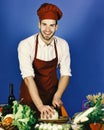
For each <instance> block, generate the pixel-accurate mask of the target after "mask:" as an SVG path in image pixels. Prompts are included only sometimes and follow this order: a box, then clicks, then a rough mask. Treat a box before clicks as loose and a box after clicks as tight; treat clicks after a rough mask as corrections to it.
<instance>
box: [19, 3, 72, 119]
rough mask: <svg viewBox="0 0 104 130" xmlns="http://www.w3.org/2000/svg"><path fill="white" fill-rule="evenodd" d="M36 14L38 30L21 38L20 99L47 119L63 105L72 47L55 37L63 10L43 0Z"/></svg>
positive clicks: (69, 72)
mask: <svg viewBox="0 0 104 130" xmlns="http://www.w3.org/2000/svg"><path fill="white" fill-rule="evenodd" d="M37 15H38V17H39V24H38V27H39V33H37V34H34V35H32V36H30V37H28V38H26V39H24V40H22V41H21V42H20V43H19V46H18V59H19V66H20V71H21V75H22V79H23V80H22V84H21V87H20V102H21V103H23V104H27V105H29V106H30V107H31V108H32V109H34V110H36V111H37V112H38V113H40V115H41V116H43V117H44V116H45V117H47V118H48V116H51V115H52V114H53V108H52V106H53V107H59V108H60V107H61V106H62V105H63V102H62V99H61V98H62V95H63V93H64V91H65V89H66V88H67V86H68V83H69V80H70V76H71V69H70V50H69V45H68V43H67V41H66V40H64V39H62V38H60V37H58V36H55V32H56V30H57V29H58V20H60V19H61V17H62V15H63V13H62V11H61V10H60V9H59V8H58V7H57V6H56V5H54V4H51V3H44V4H42V5H41V6H40V7H39V9H38V10H37ZM57 69H58V70H59V73H57V72H58V71H57ZM57 74H58V75H57Z"/></svg>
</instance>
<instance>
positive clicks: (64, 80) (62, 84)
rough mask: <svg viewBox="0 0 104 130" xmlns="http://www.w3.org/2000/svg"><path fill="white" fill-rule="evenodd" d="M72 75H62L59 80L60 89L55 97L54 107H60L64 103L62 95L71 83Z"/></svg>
mask: <svg viewBox="0 0 104 130" xmlns="http://www.w3.org/2000/svg"><path fill="white" fill-rule="evenodd" d="M69 80H70V77H69V76H62V77H61V78H60V80H59V84H58V89H57V91H56V93H55V95H54V97H53V101H52V104H53V106H54V107H56V106H58V107H60V106H61V105H62V104H63V103H62V101H61V97H62V95H63V93H64V91H65V90H66V88H67V86H68V83H69Z"/></svg>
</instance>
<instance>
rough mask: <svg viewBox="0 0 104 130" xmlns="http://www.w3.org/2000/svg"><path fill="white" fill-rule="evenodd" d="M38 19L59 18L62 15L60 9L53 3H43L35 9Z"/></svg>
mask: <svg viewBox="0 0 104 130" xmlns="http://www.w3.org/2000/svg"><path fill="white" fill-rule="evenodd" d="M37 15H38V16H39V19H40V21H41V20H43V19H54V20H59V19H61V17H62V11H61V10H60V9H59V8H58V7H57V6H56V5H53V4H49V3H44V4H42V5H41V6H40V8H39V9H38V10H37Z"/></svg>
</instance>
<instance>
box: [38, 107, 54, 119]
mask: <svg viewBox="0 0 104 130" xmlns="http://www.w3.org/2000/svg"><path fill="white" fill-rule="evenodd" d="M39 111H40V117H41V118H44V119H48V118H50V117H52V115H53V114H54V109H53V107H51V106H49V105H42V106H40V107H39Z"/></svg>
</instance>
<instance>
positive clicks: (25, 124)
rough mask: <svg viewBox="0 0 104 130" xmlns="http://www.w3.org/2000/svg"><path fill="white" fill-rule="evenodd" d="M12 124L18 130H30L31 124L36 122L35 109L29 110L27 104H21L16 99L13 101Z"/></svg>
mask: <svg viewBox="0 0 104 130" xmlns="http://www.w3.org/2000/svg"><path fill="white" fill-rule="evenodd" d="M12 108H13V115H14V120H13V125H16V126H17V127H18V129H19V130H31V126H32V125H34V124H35V123H36V122H37V119H38V118H37V116H36V114H35V111H33V110H31V109H30V107H29V106H27V105H21V104H19V103H18V102H17V101H14V102H13V106H12Z"/></svg>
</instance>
